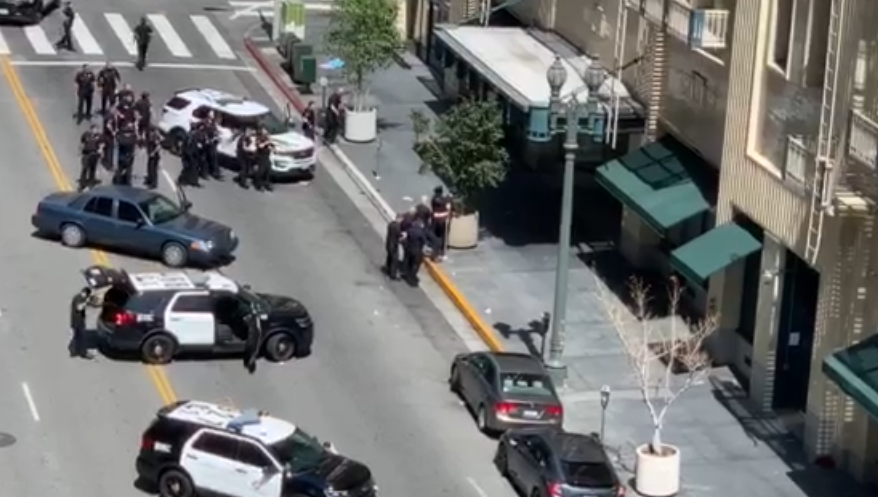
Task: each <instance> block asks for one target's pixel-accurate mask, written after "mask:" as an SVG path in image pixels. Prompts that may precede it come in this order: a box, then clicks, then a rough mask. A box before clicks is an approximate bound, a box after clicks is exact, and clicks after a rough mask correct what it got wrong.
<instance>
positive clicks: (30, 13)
mask: <svg viewBox="0 0 878 497" xmlns="http://www.w3.org/2000/svg"><path fill="white" fill-rule="evenodd" d="M58 4H59V2H58V0H49V1H48V2H46V1H44V0H3V1H0V23H8V24H19V25H21V24H36V23H38V22H40V21H41V20H42V19H43V16H44V15H46V14H47V13H48V12H51V11H52V10H53V9H54V8H55V7H57V6H58Z"/></svg>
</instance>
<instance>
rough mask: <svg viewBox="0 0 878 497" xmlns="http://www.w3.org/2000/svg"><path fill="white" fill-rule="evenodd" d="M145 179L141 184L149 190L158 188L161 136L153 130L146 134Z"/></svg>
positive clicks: (150, 129)
mask: <svg viewBox="0 0 878 497" xmlns="http://www.w3.org/2000/svg"><path fill="white" fill-rule="evenodd" d="M145 146H146V179H145V180H144V182H143V184H144V185H146V187H147V188H149V189H151V190H152V189H155V188H158V186H159V163H160V162H161V159H162V134H161V133H159V130H157V129H155V128H149V130H148V131H147V132H146V139H145Z"/></svg>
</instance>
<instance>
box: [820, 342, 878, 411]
mask: <svg viewBox="0 0 878 497" xmlns="http://www.w3.org/2000/svg"><path fill="white" fill-rule="evenodd" d="M823 374H825V375H826V376H827V377H828V378H829V379H830V380H832V381H833V382H834V383H835V384H836V385H838V387H839V388H840V389H841V390H842V391H843V392H844V393H846V394H847V395H848V396H850V397H851V398H852V399H854V401H856V402H857V404H859V405H860V406H862V407H863V409H865V410H866V412H868V413H869V415H870V416H872V417H873V418H874V419H875V420H878V335H873V336H871V337H869V338H867V339H866V340H864V341H862V342H860V343H858V344H856V345H852V346H850V347H848V348H846V349H843V350H840V351H838V352H835V353H833V354H831V355H829V356H828V357H826V359H823Z"/></svg>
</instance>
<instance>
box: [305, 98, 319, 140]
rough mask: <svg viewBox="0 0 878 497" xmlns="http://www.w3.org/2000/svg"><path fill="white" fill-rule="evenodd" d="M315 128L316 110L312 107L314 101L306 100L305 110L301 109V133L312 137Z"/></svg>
mask: <svg viewBox="0 0 878 497" xmlns="http://www.w3.org/2000/svg"><path fill="white" fill-rule="evenodd" d="M316 130H317V111H316V109H315V108H314V102H313V101H311V102H308V106H307V107H305V110H303V111H302V133H303V134H304V135H305V136H307V137H308V138H310V139H311V140H313V139H314V135H315V133H316Z"/></svg>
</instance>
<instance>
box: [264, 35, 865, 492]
mask: <svg viewBox="0 0 878 497" xmlns="http://www.w3.org/2000/svg"><path fill="white" fill-rule="evenodd" d="M309 29H310V28H309ZM263 53H264V54H268V52H267V51H263ZM269 55H271V54H269ZM405 62H406V63H407V64H408V65H409V66H411V67H410V68H402V67H400V66H398V65H394V66H393V67H391V68H389V69H388V70H387V71H385V72H383V73H381V74H378V75H376V76H375V77H374V78H373V84H372V92H373V94H374V96H375V97H376V98H377V100H378V101H379V102H380V117H381V137H380V139H379V140H378V141H376V142H375V143H372V144H367V145H354V144H347V143H341V144H340V145H339V148H340V150H341V151H342V152H343V153H344V155H346V156H347V157H348V158H349V159H350V161H351V162H353V163H354V164H355V165H356V167H357V168H359V170H360V172H361V173H362V175H363V176H365V177H366V178H367V179H368V181H369V182H370V183H371V185H372V186H373V187H374V189H376V190H377V191H378V192H380V194H381V196H382V197H383V198H384V200H385V201H386V203H387V204H389V206H390V207H391V208H392V209H394V210H397V211H402V210H405V209H407V208H408V207H409V206H411V205H412V204H413V202H417V201H418V199H420V197H421V196H422V195H426V194H428V193H429V192H430V191H431V190H432V189H433V187H434V186H436V185H438V184H441V182H440V181H439V180H438V179H436V178H435V177H434V176H432V175H431V174H423V175H422V174H419V172H418V164H419V161H418V159H417V157H416V156H415V154H414V153H413V151H412V149H411V144H412V140H413V133H412V130H411V125H410V122H409V119H408V115H409V112H410V111H411V110H412V109H421V110H424V112H426V113H428V114H431V113H434V112H436V111H441V107H442V105H441V104H440V103H439V102H438V99H437V98H436V97H435V95H434V94H433V92H431V89H430V88H431V86H432V77H431V75H430V72H429V70H428V69H427V67H425V66H424V64H423V63H422V62H421V61H419V60H417V59H416V58H414V57H413V56H411V55H406V56H405ZM304 99H305V100H308V99H309V97H308V96H305V97H304ZM557 176H558V175H552V174H549V175H534V174H528V175H522V176H520V177H519V176H513V177H512V178H511V179H510V181H509V184H508V185H505V186H504V188H503V189H501V191H499V192H497V197H498V199H497V205H499V206H500V207H499V208H498V209H497V211H496V212H493V211H488V212H483V213H482V214H483V218H484V219H483V220H484V221H485V225H486V232H485V233H484V235H485V236H484V239H483V240H482V241H481V242H480V244H479V246H478V247H477V248H476V249H473V250H470V251H454V252H452V253H451V254H450V256H449V259H448V260H447V261H445V262H444V263H442V268H443V270H444V272H445V273H446V274H447V275H448V276H450V278H451V279H452V280H453V284H454V286H455V287H456V288H457V289H458V290H459V293H461V294H463V295H464V296H465V297H466V299H467V300H468V301H469V303H470V307H472V308H473V309H475V310H476V311H477V312H478V313H479V314H480V317H481V321H484V322H485V323H487V325H488V326H490V327H493V328H494V330H495V335H496V337H497V338H498V341H499V342H500V343H501V344H502V346H503V348H504V349H506V350H519V351H525V352H530V353H536V354H538V353H539V349H540V345H541V344H540V337H539V335H538V334H537V333H535V332H534V329H535V323H536V320H538V319H539V317H540V315H541V314H542V313H543V312H544V311H551V309H552V294H553V290H554V271H555V264H556V251H557V245H556V241H557V225H558V223H557V217H558V213H557V211H558V207H559V201H560V200H559V199H560V193H559V192H560V185H559V184H557V180H556V179H555V178H556V177H557ZM534 185H537V186H534ZM509 199H513V200H514V201H513V202H509ZM617 210H618V207H617V206H616V203H615V201H613V200H612V199H609V198H607V196H606V195H605V194H604V193H603V192H602V191H601V190H598V189H594V188H588V187H587V186H582V187H578V188H577V193H576V211H577V216H576V217H577V219H576V223H575V224H576V226H575V228H574V237H573V238H574V243H575V244H576V246H575V247H574V254H575V255H574V260H572V261H571V273H570V295H569V303H568V314H567V315H568V319H567V337H566V351H565V360H566V362H567V364H568V367H569V375H568V376H569V378H568V382H567V385H566V388H565V389H564V392H563V397H564V402H565V408H566V413H567V414H566V416H567V428H568V429H570V430H574V431H582V432H594V431H597V430H598V429H599V426H600V405H599V391H600V389H601V386H602V385H609V386H610V387H611V388H612V391H613V396H612V400H611V402H610V405H609V407H608V410H607V424H606V440H607V444H608V446H609V447H610V448H611V451H612V452H613V453H614V455H615V457H616V459H617V463H618V466H619V468H620V470H621V471H622V473H623V475H625V476H626V477H630V476H631V471H632V469H633V461H634V446H635V445H637V444H640V443H643V442H644V441H647V440H649V437H650V434H651V427H650V423H649V417H648V415H647V413H646V410H645V408H644V406H643V404H642V402H641V400H640V393H639V391H638V389H637V387H636V383H635V382H634V380H633V378H632V375H631V373H630V370H629V367H628V364H627V362H626V359H625V357H624V355H623V352H622V347H621V344H620V342H619V339H618V337H617V335H616V332H615V330H614V328H613V326H612V323H611V322H610V321H609V320H608V318H607V315H606V313H605V312H604V305H603V304H602V302H601V296H600V293H599V286H598V285H599V283H598V280H597V279H596V275H595V274H594V272H593V271H592V269H591V267H594V268H596V271H597V272H598V273H600V277H601V278H602V279H605V280H606V281H608V282H616V281H624V279H625V278H626V277H627V275H628V274H629V271H628V269H627V268H626V266H625V265H624V263H623V261H622V260H621V258H620V257H619V256H618V255H617V254H616V252H615V249H614V247H613V241H612V240H614V239H615V233H614V230H615V229H617V226H616V225H617V224H618V223H617V219H618V215H617V214H615V212H617ZM611 286H612V285H611ZM664 319H665V320H666V321H667V320H668V319H673V318H664ZM662 324H667V323H662ZM743 399H745V396H744V395H743V392H742V391H741V389H740V387H739V386H738V385H737V383H736V381H735V380H734V378H733V377H732V375H731V374H729V373H727V372H725V371H718V372H717V374H716V375H715V377H714V378H713V380H712V381H711V382H710V384H705V385H700V386H697V387H695V388H693V389H691V390H690V391H688V392H687V393H686V394H685V395H684V396H683V397H682V398H681V399H680V400H679V401H678V402H677V403H676V404H675V405H674V406H673V407H672V408H671V409H672V411H671V413H670V415H669V417H668V420H667V422H666V426H665V428H664V431H663V438H664V439H665V440H666V441H668V442H669V443H673V444H675V445H677V446H678V447H680V449H681V451H682V454H683V469H682V475H683V491H682V492H681V495H682V496H708V495H709V496H718V497H739V496H741V495H754V496H756V495H758V496H759V497H775V496H777V497H803V496H807V497H824V496H826V497H848V496H851V497H854V496H860V495H863V496H865V495H869V493H868V492H866V491H865V490H861V489H859V488H858V487H857V486H856V485H854V484H853V482H852V481H851V480H850V478H848V477H847V476H845V475H843V474H840V473H837V472H833V471H829V470H822V469H817V468H814V467H813V466H811V465H809V464H807V462H804V460H803V456H802V453H801V450H800V449H799V447H798V442H797V441H795V440H794V439H793V437H792V436H791V435H788V434H787V433H786V432H785V430H784V429H782V428H781V423H779V422H777V421H776V420H773V419H770V418H766V417H763V416H753V415H751V414H749V412H748V410H747V406H746V401H745V400H743Z"/></svg>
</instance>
